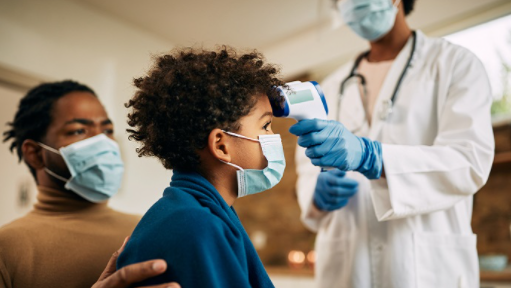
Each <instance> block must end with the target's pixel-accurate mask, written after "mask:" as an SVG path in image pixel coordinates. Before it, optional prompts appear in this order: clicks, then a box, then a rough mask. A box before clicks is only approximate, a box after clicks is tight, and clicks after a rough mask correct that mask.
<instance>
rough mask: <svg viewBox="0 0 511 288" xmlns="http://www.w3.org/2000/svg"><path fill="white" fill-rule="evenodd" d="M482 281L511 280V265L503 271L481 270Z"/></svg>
mask: <svg viewBox="0 0 511 288" xmlns="http://www.w3.org/2000/svg"><path fill="white" fill-rule="evenodd" d="M481 282H511V267H507V268H506V269H504V270H503V271H483V270H481Z"/></svg>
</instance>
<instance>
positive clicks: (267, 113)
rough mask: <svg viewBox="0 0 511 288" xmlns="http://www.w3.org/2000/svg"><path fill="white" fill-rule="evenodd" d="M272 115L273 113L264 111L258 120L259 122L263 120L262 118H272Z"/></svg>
mask: <svg viewBox="0 0 511 288" xmlns="http://www.w3.org/2000/svg"><path fill="white" fill-rule="evenodd" d="M272 115H273V113H272V112H271V111H266V112H264V114H263V115H261V117H260V118H259V120H261V119H263V118H264V117H266V116H272Z"/></svg>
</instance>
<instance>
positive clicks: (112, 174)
mask: <svg viewBox="0 0 511 288" xmlns="http://www.w3.org/2000/svg"><path fill="white" fill-rule="evenodd" d="M39 145H40V146H41V147H43V148H44V149H46V150H48V151H51V152H53V153H56V154H59V155H61V156H62V158H64V161H65V162H66V166H67V168H68V169H69V172H70V173H71V178H69V179H66V178H64V177H62V176H60V175H58V174H56V173H55V172H53V171H51V170H49V169H48V168H44V169H45V171H46V172H47V173H48V174H50V175H51V176H53V177H55V178H57V179H59V180H61V181H64V182H66V185H65V188H66V189H68V190H72V191H73V192H75V193H76V194H78V195H80V196H81V197H83V198H84V199H86V200H88V201H90V202H94V203H99V202H103V201H105V200H108V199H109V198H110V197H112V196H113V195H115V194H116V193H117V192H118V191H119V188H120V186H121V181H122V175H123V173H124V164H123V162H122V159H121V155H120V151H119V145H118V144H117V143H116V142H115V141H113V140H112V139H110V138H108V137H107V136H106V135H105V134H99V135H97V136H94V137H90V138H87V139H85V140H82V141H78V142H76V143H73V144H71V145H68V146H66V147H62V148H60V149H59V150H57V149H55V148H52V147H49V146H47V145H45V144H43V143H39Z"/></svg>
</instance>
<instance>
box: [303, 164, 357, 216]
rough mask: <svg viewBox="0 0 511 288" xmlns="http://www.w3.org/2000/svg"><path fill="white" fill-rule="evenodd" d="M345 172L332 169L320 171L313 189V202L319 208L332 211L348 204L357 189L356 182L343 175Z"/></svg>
mask: <svg viewBox="0 0 511 288" xmlns="http://www.w3.org/2000/svg"><path fill="white" fill-rule="evenodd" d="M345 175H346V172H344V171H341V170H339V169H334V170H330V171H326V172H321V174H319V176H318V182H317V183H316V190H314V197H313V200H314V204H315V205H316V207H317V208H318V209H319V210H323V211H333V210H337V209H340V208H342V207H344V206H346V205H347V204H348V200H349V199H350V197H352V196H353V195H355V193H357V191H358V182H357V181H355V180H353V179H350V178H346V177H344V176H345Z"/></svg>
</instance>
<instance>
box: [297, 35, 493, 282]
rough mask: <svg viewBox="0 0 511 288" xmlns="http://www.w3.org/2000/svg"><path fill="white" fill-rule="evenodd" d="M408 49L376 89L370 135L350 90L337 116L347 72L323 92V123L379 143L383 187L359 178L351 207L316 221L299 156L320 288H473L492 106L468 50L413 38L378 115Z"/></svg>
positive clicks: (306, 165) (307, 166) (311, 183)
mask: <svg viewBox="0 0 511 288" xmlns="http://www.w3.org/2000/svg"><path fill="white" fill-rule="evenodd" d="M410 50H411V39H410V40H409V41H408V43H407V44H406V45H405V47H404V48H403V49H402V51H401V52H400V53H399V55H398V56H397V58H396V59H395V61H394V63H393V64H392V67H391V69H390V71H389V73H388V75H387V77H386V79H385V81H384V83H383V85H382V88H381V92H380V94H379V96H378V100H377V104H376V105H375V109H374V113H373V117H372V119H373V123H372V125H371V127H369V126H368V125H367V122H366V120H365V116H364V112H363V111H364V108H363V106H362V102H361V100H360V95H359V92H358V88H357V86H356V85H355V84H350V85H349V86H347V87H346V88H347V90H346V92H345V97H344V99H343V100H342V104H341V108H340V113H339V112H338V110H339V109H338V107H337V95H338V91H339V85H340V82H341V81H342V80H343V79H344V78H345V77H346V76H347V75H348V74H349V71H350V70H351V67H352V65H353V63H348V64H347V65H346V66H345V67H341V68H340V69H339V70H337V71H336V72H334V73H333V74H331V75H330V76H329V77H328V78H327V79H326V80H325V81H324V83H322V85H321V87H322V88H323V90H324V92H325V96H326V97H327V102H328V106H329V109H330V114H329V118H330V119H335V118H336V116H337V115H339V117H340V122H341V123H343V124H344V125H346V127H347V128H348V129H354V128H357V127H359V126H361V125H360V124H361V123H363V124H364V126H363V127H364V128H363V129H362V130H361V131H360V132H359V133H358V135H359V136H366V137H369V138H370V139H373V140H378V141H380V142H381V143H382V150H383V163H384V170H385V175H386V178H382V179H379V180H372V181H369V180H368V179H367V178H365V177H364V176H363V175H362V174H360V173H357V172H350V173H348V177H352V178H354V179H356V180H358V181H359V183H360V186H359V191H358V193H357V194H356V195H355V196H354V197H353V198H351V200H350V201H349V203H348V205H347V206H346V207H344V208H342V209H339V210H337V211H334V212H330V213H325V212H318V211H317V210H315V208H314V207H313V206H312V196H313V193H314V188H315V185H316V179H317V175H318V174H319V173H320V172H319V168H318V167H315V166H312V164H311V163H310V160H309V159H308V158H306V157H305V154H304V149H303V148H299V149H298V151H297V157H296V158H297V170H298V175H299V178H298V183H297V190H298V198H299V203H300V207H301V209H302V220H303V222H304V223H305V225H306V226H307V227H309V228H310V229H311V230H313V231H317V232H318V235H317V239H316V251H317V260H316V261H317V264H316V280H317V283H318V288H334V287H343V288H344V287H347V288H368V287H382V288H425V287H427V288H444V287H445V288H457V287H459V288H462V287H463V288H464V287H479V268H478V261H477V251H476V236H475V235H474V234H473V233H472V229H471V227H470V221H471V217H472V200H473V195H474V193H476V192H477V191H478V190H479V189H480V188H481V187H482V186H483V185H484V184H485V183H486V180H487V178H488V174H489V172H490V168H491V165H492V161H493V156H494V140H493V132H492V126H491V116H490V105H491V102H492V96H491V90H490V85H489V81H488V78H487V76H486V73H485V70H484V68H483V65H482V64H481V62H480V61H479V60H478V59H477V58H476V57H475V56H474V55H473V54H472V53H471V52H469V51H468V50H466V49H464V48H462V47H459V46H457V45H454V44H451V43H449V42H447V41H445V40H443V39H434V38H427V37H426V36H425V35H424V34H423V33H421V32H420V31H417V45H416V51H415V55H414V57H413V60H412V62H411V67H410V68H409V69H408V71H407V73H406V76H405V78H404V79H403V82H402V84H401V87H400V89H399V92H398V95H397V96H396V102H395V104H394V109H393V113H392V114H391V115H390V117H389V119H388V120H386V121H383V120H380V117H379V116H378V113H379V111H381V110H380V107H381V103H382V101H384V100H385V99H389V98H390V97H391V94H392V92H393V90H394V87H395V84H396V82H397V79H398V77H399V76H400V74H401V72H402V69H403V67H404V65H405V63H406V61H407V59H408V57H409V55H410Z"/></svg>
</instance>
